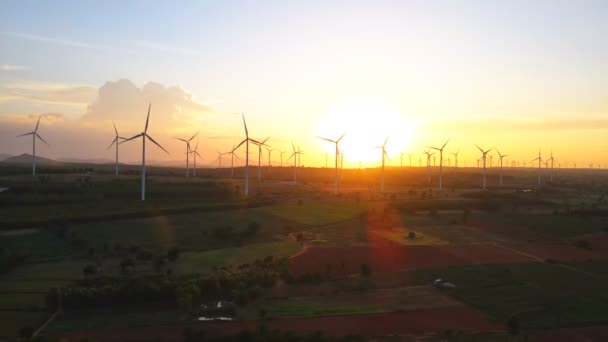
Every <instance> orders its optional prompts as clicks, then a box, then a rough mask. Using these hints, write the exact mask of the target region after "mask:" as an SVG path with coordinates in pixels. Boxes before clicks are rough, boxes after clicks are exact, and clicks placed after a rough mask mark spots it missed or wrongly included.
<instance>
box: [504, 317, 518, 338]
mask: <svg viewBox="0 0 608 342" xmlns="http://www.w3.org/2000/svg"><path fill="white" fill-rule="evenodd" d="M507 326H508V327H509V334H511V335H517V334H519V320H518V319H517V317H515V316H513V317H511V318H509V321H508V322H507Z"/></svg>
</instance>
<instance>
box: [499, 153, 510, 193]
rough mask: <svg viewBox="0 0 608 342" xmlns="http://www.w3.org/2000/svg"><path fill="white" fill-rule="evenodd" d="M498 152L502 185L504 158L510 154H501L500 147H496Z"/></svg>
mask: <svg viewBox="0 0 608 342" xmlns="http://www.w3.org/2000/svg"><path fill="white" fill-rule="evenodd" d="M496 153H498V158H500V186H502V160H503V159H504V157H506V156H508V154H500V151H499V150H498V149H496Z"/></svg>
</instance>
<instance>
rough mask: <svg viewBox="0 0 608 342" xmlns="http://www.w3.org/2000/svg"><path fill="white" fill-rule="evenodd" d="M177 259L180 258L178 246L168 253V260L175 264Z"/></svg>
mask: <svg viewBox="0 0 608 342" xmlns="http://www.w3.org/2000/svg"><path fill="white" fill-rule="evenodd" d="M177 258H179V248H177V246H173V247H171V248H169V250H168V251H167V259H168V260H169V261H171V262H175V260H177Z"/></svg>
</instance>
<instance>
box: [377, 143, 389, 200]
mask: <svg viewBox="0 0 608 342" xmlns="http://www.w3.org/2000/svg"><path fill="white" fill-rule="evenodd" d="M387 142H388V138H386V139H385V140H384V144H382V146H376V148H380V149H382V179H381V182H380V192H384V157H388V154H386V143H387Z"/></svg>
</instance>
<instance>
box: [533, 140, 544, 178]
mask: <svg viewBox="0 0 608 342" xmlns="http://www.w3.org/2000/svg"><path fill="white" fill-rule="evenodd" d="M537 160H538V186H540V164H541V163H542V161H543V158H542V157H541V155H540V148H539V149H538V157H536V158H534V159H532V161H537Z"/></svg>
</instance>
